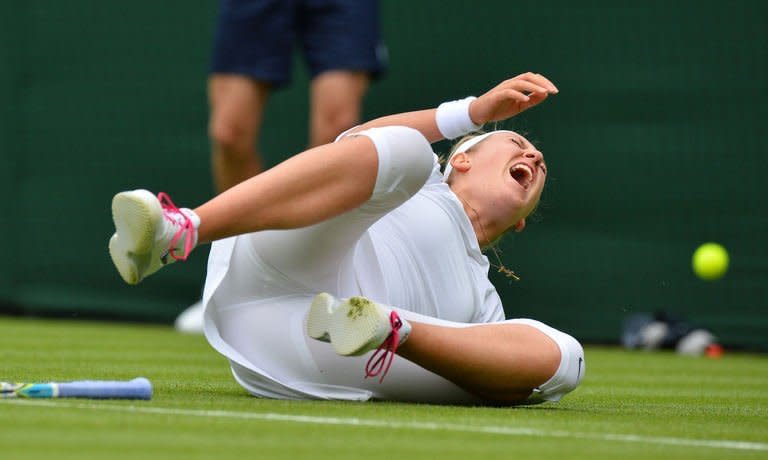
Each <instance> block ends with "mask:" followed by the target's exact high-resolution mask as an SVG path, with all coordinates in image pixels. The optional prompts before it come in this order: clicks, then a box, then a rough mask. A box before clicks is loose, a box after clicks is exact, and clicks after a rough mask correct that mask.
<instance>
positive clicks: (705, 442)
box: [0, 399, 768, 451]
mask: <svg viewBox="0 0 768 460" xmlns="http://www.w3.org/2000/svg"><path fill="white" fill-rule="evenodd" d="M6 403H7V404H17V405H19V406H45V407H65V408H74V409H92V410H105V411H113V412H134V413H142V414H163V415H186V416H190V417H214V418H232V419H245V420H260V421H274V422H287V423H306V424H314V425H341V426H360V427H373V428H389V429H396V430H424V431H453V432H462V433H486V434H498V435H507V436H532V437H542V438H547V437H551V438H572V439H591V440H598V441H620V442H633V443H638V444H657V445H666V446H684V447H707V448H713V449H734V450H756V451H768V443H762V442H751V441H729V440H715V439H691V438H673V437H666V436H642V435H634V434H617V433H584V432H579V431H564V430H552V431H550V430H540V429H534V428H515V427H508V426H498V425H496V426H494V425H460V424H453V423H430V422H402V421H394V420H378V419H365V418H354V417H319V416H314V415H291V414H278V413H274V412H235V411H224V410H202V409H174V408H170V407H152V406H121V405H115V404H108V403H86V402H65V401H55V402H54V401H43V400H34V399H32V400H30V399H6V400H5V401H2V402H1V403H0V404H6Z"/></svg>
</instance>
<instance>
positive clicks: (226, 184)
mask: <svg viewBox="0 0 768 460" xmlns="http://www.w3.org/2000/svg"><path fill="white" fill-rule="evenodd" d="M208 94H209V100H210V106H211V118H210V124H209V136H210V138H211V143H212V150H213V151H212V157H211V163H212V169H213V180H214V184H215V186H216V190H217V192H218V193H221V192H223V191H224V190H227V189H229V188H230V187H232V186H234V185H236V184H239V183H240V182H242V181H244V180H246V179H248V178H250V177H253V176H255V175H256V174H258V173H260V172H261V171H262V169H263V167H262V160H261V156H260V155H259V153H258V152H257V150H256V141H257V139H258V137H259V132H260V131H261V123H262V119H263V112H264V106H265V105H266V103H267V98H268V95H269V88H268V86H267V85H266V84H264V83H260V82H257V81H254V80H252V79H250V78H247V77H243V76H239V75H222V74H216V75H213V76H212V77H211V78H210V80H209V81H208Z"/></svg>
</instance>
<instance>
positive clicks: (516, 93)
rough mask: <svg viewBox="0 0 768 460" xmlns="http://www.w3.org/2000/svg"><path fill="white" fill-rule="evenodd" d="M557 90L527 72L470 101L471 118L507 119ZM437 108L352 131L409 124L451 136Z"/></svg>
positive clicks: (435, 137)
mask: <svg viewBox="0 0 768 460" xmlns="http://www.w3.org/2000/svg"><path fill="white" fill-rule="evenodd" d="M557 93H558V89H557V87H556V86H555V85H554V84H553V83H552V82H551V81H550V80H549V79H547V78H546V77H544V76H543V75H540V74H537V73H532V72H526V73H524V74H520V75H518V76H516V77H513V78H510V79H508V80H505V81H503V82H501V83H499V84H498V85H496V86H495V87H493V88H491V89H490V90H489V91H487V92H486V93H484V94H483V95H481V96H480V97H478V98H476V99H474V100H472V101H471V102H470V101H467V102H468V103H469V118H470V120H469V121H471V123H473V124H474V125H476V126H477V127H478V128H479V127H480V126H482V125H484V124H485V123H489V122H493V121H503V120H506V119H508V118H512V117H514V116H515V115H517V114H519V113H520V112H523V111H525V110H527V109H529V108H531V107H533V106H535V105H538V104H540V103H541V102H543V101H544V100H545V99H546V98H547V97H548V96H549V95H550V94H557ZM437 111H438V109H437V108H435V109H426V110H418V111H414V112H404V113H399V114H394V115H388V116H385V117H381V118H376V119H374V120H371V121H369V122H367V123H364V124H362V125H360V126H358V127H356V128H354V129H353V130H350V131H349V132H350V133H352V132H356V131H361V130H364V129H368V128H377V127H382V126H394V125H397V126H408V127H411V128H414V129H417V130H418V131H420V132H421V134H423V135H424V137H426V138H427V140H428V141H429V142H430V143H432V142H437V141H440V140H442V139H445V138H446V137H447V136H446V135H445V133H444V132H442V130H441V129H440V127H439V126H438V121H437V120H438V118H439V117H437Z"/></svg>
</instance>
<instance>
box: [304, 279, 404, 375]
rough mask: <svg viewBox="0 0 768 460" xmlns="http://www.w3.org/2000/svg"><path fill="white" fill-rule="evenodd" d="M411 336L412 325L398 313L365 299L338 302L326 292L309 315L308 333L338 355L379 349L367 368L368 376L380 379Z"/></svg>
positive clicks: (315, 303) (316, 300) (315, 302)
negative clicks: (401, 346)
mask: <svg viewBox="0 0 768 460" xmlns="http://www.w3.org/2000/svg"><path fill="white" fill-rule="evenodd" d="M410 333H411V325H410V323H408V321H405V320H402V319H400V316H399V315H398V314H397V312H396V311H394V310H393V309H391V308H390V307H387V306H385V305H381V304H378V303H376V302H373V301H372V300H369V299H366V298H365V297H352V298H349V299H337V298H335V297H334V296H332V295H331V294H328V293H325V292H324V293H322V294H318V295H316V296H315V298H314V299H313V300H312V305H311V306H310V308H309V314H308V315H307V334H308V335H309V336H310V337H312V338H314V339H317V340H321V341H323V342H330V343H331V345H332V346H333V349H334V350H335V351H336V353H337V354H339V355H342V356H358V355H362V354H364V353H367V352H369V351H371V350H376V352H375V353H374V354H373V355H372V356H371V358H370V359H369V360H368V363H367V364H366V366H365V376H366V377H375V376H379V375H380V376H381V380H383V379H384V376H385V375H386V374H387V372H388V371H389V367H390V366H391V364H392V360H393V358H394V355H395V352H396V351H397V347H399V346H400V345H401V344H402V343H403V342H405V340H406V339H407V338H408V336H409V335H410Z"/></svg>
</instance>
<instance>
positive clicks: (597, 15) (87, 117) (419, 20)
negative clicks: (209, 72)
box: [0, 0, 768, 350]
mask: <svg viewBox="0 0 768 460" xmlns="http://www.w3.org/2000/svg"><path fill="white" fill-rule="evenodd" d="M766 5H768V4H766V3H765V2H762V1H757V0H756V1H743V0H742V1H734V2H727V3H723V2H716V1H698V0H685V1H676V2H666V1H636V2H616V1H605V2H601V1H587V2H571V1H566V0H558V1H483V2H468V1H458V0H450V1H448V0H442V1H438V0H430V1H406V0H389V1H384V2H383V5H382V14H383V29H384V33H385V37H386V41H387V43H388V45H389V50H390V59H391V63H390V68H389V73H388V75H387V76H386V77H385V79H383V80H382V81H380V82H378V83H376V84H375V85H374V86H373V88H372V90H371V92H370V95H369V97H368V98H367V100H366V117H368V118H369V117H374V116H378V115H381V114H387V113H390V112H396V111H403V110H409V109H416V108H424V107H431V106H435V105H436V104H438V103H439V102H441V101H442V100H445V99H448V98H457V97H462V96H465V95H468V94H477V93H479V92H481V91H483V90H484V89H487V88H488V87H489V86H490V85H492V84H494V83H496V82H497V81H498V80H500V79H502V78H505V77H507V76H512V75H515V74H517V73H520V72H523V71H526V70H534V71H537V72H541V73H543V74H546V75H548V76H550V77H551V78H552V79H553V80H554V81H555V83H556V84H557V85H558V86H559V88H560V89H561V94H560V95H558V96H557V97H555V98H553V99H552V100H551V101H548V102H547V103H546V104H545V105H544V106H542V107H538V108H536V109H535V110H533V111H531V112H530V113H528V114H525V115H524V116H522V117H520V118H519V119H517V120H515V121H514V122H513V123H510V124H509V125H508V127H511V128H513V129H521V130H525V131H526V132H528V133H529V136H530V137H531V138H532V139H534V140H536V141H538V143H539V146H540V148H541V150H542V151H544V152H545V154H546V155H547V159H548V163H549V167H550V171H551V173H550V182H549V185H548V190H547V191H546V192H545V196H544V203H543V205H542V206H541V207H540V210H539V213H538V216H537V218H536V219H534V221H533V222H531V223H530V224H529V226H528V229H527V230H526V231H525V232H524V233H523V234H520V235H514V236H509V237H507V239H506V240H505V241H504V242H503V243H502V247H501V248H502V249H503V258H504V260H505V262H506V264H507V265H509V266H510V267H512V268H514V269H516V270H517V271H518V272H519V273H520V274H521V275H522V278H523V279H522V281H520V282H517V283H511V282H508V281H506V280H499V286H500V290H501V292H502V296H503V297H504V299H505V302H506V305H507V313H508V315H509V316H514V317H524V316H529V317H534V318H538V319H541V320H543V321H545V322H548V323H550V324H552V325H554V326H556V327H558V328H562V329H564V330H566V331H569V332H572V333H573V334H575V335H576V336H577V337H579V338H582V339H583V340H585V341H587V342H595V341H599V342H604V341H616V340H617V339H618V337H619V333H620V328H621V321H622V319H623V318H624V317H626V315H628V314H631V313H634V312H642V311H654V310H660V309H663V310H667V311H670V312H674V313H679V314H682V315H685V316H687V317H689V318H690V319H692V320H694V321H697V322H699V323H700V324H702V325H704V326H706V327H709V328H711V329H712V330H713V331H715V332H716V333H717V334H718V335H719V336H720V337H721V338H722V340H723V342H724V343H725V344H726V345H730V346H741V347H749V348H752V349H762V350H768V320H766V314H768V309H767V308H766V307H768V300H766V299H767V298H768V287H766V285H768V261H766V255H768V250H766V246H765V243H766V236H765V235H766V233H767V232H768V209H767V206H766V204H767V203H766V195H767V193H766V190H765V182H766V176H768V159H766V155H767V154H768V149H766V147H765V146H766V144H768V135H766V131H767V130H768V123H767V122H768V83H767V81H768V6H766ZM215 8H216V6H215V3H214V2H211V1H209V0H206V1H189V0H187V1H180V0H174V1H168V2H150V1H146V0H137V1H133V2H103V1H96V0H72V1H68V2H55V1H52V0H48V1H42V0H41V1H28V2H21V1H8V0H3V1H2V2H0V101H2V104H0V165H1V167H0V192H1V193H2V198H1V199H0V222H1V223H2V225H1V226H0V239H1V240H2V242H3V244H2V263H1V264H0V301H1V302H2V303H3V304H4V306H3V307H2V308H4V309H6V310H7V311H22V312H25V313H31V314H44V313H54V314H64V315H67V316H76V317H91V316H99V317H116V318H122V319H130V320H147V319H148V320H154V321H170V320H171V319H172V318H173V317H174V316H175V315H176V314H177V313H178V312H179V311H180V310H182V309H183V308H184V307H185V306H186V305H187V304H189V303H191V302H193V301H194V300H196V299H197V298H198V297H199V294H200V290H201V286H202V282H203V279H204V268H205V260H206V250H202V251H199V252H198V253H196V255H195V256H194V257H193V258H192V260H191V261H190V262H188V263H187V264H185V265H183V266H176V267H174V268H173V269H171V270H167V271H164V272H161V273H160V274H158V275H157V276H154V277H152V278H151V279H150V280H148V281H147V282H145V283H143V284H142V285H140V286H138V287H128V286H126V285H124V284H122V282H121V281H120V279H119V277H118V275H117V274H116V272H115V271H114V270H113V268H112V266H111V262H110V261H109V257H108V255H107V251H106V243H107V239H108V237H109V235H110V233H111V232H112V227H111V225H112V224H111V219H110V212H109V203H110V200H111V197H112V195H113V194H114V193H115V192H116V191H119V190H123V189H129V188H136V187H144V188H148V189H150V190H154V191H161V190H165V191H168V192H170V193H171V194H172V196H173V197H174V199H175V200H176V201H177V202H180V203H184V204H188V205H192V204H195V203H199V202H201V201H202V200H204V199H205V198H207V197H209V196H210V195H211V190H212V185H211V180H210V178H209V168H208V140H207V137H206V121H207V106H206V95H205V78H206V67H207V57H208V53H209V48H210V39H211V35H212V25H213V20H214V16H215ZM294 82H295V84H294V86H293V87H292V88H291V89H290V90H287V91H283V92H281V93H278V94H276V95H275V97H274V98H273V99H272V101H271V106H270V108H269V111H268V114H267V122H266V127H265V129H264V133H265V134H264V139H263V142H262V146H263V149H264V150H265V151H266V152H267V153H268V155H269V161H270V162H271V163H274V162H276V161H278V160H280V159H282V158H285V157H286V156H287V155H290V154H292V153H295V152H297V151H299V150H301V149H302V147H303V146H304V143H305V142H306V134H305V132H306V101H305V99H306V76H305V74H304V72H303V70H302V69H301V68H300V67H297V69H296V76H295V80H294ZM439 147H440V148H443V149H444V148H445V145H440V146H439ZM708 240H715V241H719V242H721V243H723V244H724V245H725V246H726V247H727V248H728V249H729V250H730V253H731V257H732V265H731V270H730V272H729V273H728V275H727V277H725V278H724V279H723V280H721V281H719V282H715V283H705V282H703V281H699V280H697V279H696V278H695V277H694V276H693V275H692V273H691V270H690V256H691V253H692V251H693V250H694V248H695V247H696V246H697V245H698V244H699V243H701V242H704V241H708Z"/></svg>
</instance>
